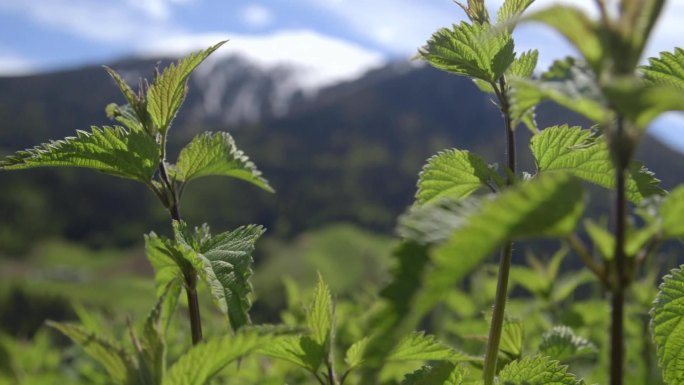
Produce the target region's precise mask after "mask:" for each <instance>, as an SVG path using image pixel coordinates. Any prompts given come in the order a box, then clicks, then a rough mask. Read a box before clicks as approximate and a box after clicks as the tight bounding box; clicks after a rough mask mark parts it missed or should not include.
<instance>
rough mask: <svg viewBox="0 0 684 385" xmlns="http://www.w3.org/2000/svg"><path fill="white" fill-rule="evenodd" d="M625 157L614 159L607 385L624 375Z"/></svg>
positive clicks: (619, 136) (617, 383)
mask: <svg viewBox="0 0 684 385" xmlns="http://www.w3.org/2000/svg"><path fill="white" fill-rule="evenodd" d="M615 134H616V136H617V138H616V140H617V141H618V143H622V141H623V138H624V134H625V133H624V121H623V119H622V117H618V119H617V131H616V133H615ZM626 158H627V157H625V156H622V154H618V155H617V156H614V159H615V189H616V194H615V282H614V283H615V284H614V286H613V290H612V292H613V293H612V294H613V297H612V301H611V302H612V314H611V324H612V327H611V332H610V342H611V349H612V350H611V354H610V384H611V385H622V384H623V378H622V376H623V372H624V369H623V368H624V349H623V348H624V342H623V339H624V312H625V289H626V286H627V284H628V279H627V274H626V270H625V267H626V266H625V259H626V258H625V235H626V230H627V201H626V197H625V183H626V168H627V164H628V163H629V161H628V159H626Z"/></svg>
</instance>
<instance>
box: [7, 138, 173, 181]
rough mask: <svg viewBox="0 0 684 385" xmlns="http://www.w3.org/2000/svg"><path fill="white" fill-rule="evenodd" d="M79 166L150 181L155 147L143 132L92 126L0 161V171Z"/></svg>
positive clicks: (156, 162)
mask: <svg viewBox="0 0 684 385" xmlns="http://www.w3.org/2000/svg"><path fill="white" fill-rule="evenodd" d="M53 166H63V167H83V168H90V169H94V170H97V171H101V172H104V173H107V174H111V175H115V176H118V177H122V178H128V179H133V180H137V181H139V182H142V183H150V180H151V179H152V175H153V174H154V172H155V171H156V169H157V167H158V166H159V146H158V145H157V143H156V142H155V140H154V139H153V138H151V137H150V136H149V135H147V134H146V133H144V132H129V131H127V130H125V129H124V128H123V127H119V126H116V127H108V126H105V127H102V128H98V127H93V128H92V131H91V132H85V131H77V132H76V137H67V138H65V139H63V140H56V141H52V142H49V143H45V144H42V145H40V146H37V147H34V148H32V149H27V150H24V151H19V152H17V153H15V154H14V155H10V156H8V157H7V158H5V159H4V160H0V170H20V169H27V168H34V167H53Z"/></svg>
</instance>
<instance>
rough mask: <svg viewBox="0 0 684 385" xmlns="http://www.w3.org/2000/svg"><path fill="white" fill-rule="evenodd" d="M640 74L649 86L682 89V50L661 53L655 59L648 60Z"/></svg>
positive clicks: (683, 75)
mask: <svg viewBox="0 0 684 385" xmlns="http://www.w3.org/2000/svg"><path fill="white" fill-rule="evenodd" d="M641 72H642V73H643V74H644V77H645V78H646V80H647V81H648V82H650V83H651V84H658V85H667V86H672V87H676V88H679V89H684V49H681V48H675V50H674V53H672V52H661V53H660V56H659V57H657V58H649V59H648V65H646V66H643V67H641Z"/></svg>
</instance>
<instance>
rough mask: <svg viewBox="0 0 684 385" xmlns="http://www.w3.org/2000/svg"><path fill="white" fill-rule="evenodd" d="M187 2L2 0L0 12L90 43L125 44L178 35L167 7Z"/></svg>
mask: <svg viewBox="0 0 684 385" xmlns="http://www.w3.org/2000/svg"><path fill="white" fill-rule="evenodd" d="M187 1H188V0H118V1H102V0H3V1H0V10H9V11H14V12H18V13H21V14H23V15H25V16H27V17H29V18H31V19H33V20H34V21H36V22H38V23H40V24H42V25H45V26H49V27H53V28H55V29H58V30H60V31H66V32H69V33H71V34H73V35H75V36H78V37H80V38H83V39H86V40H91V41H105V42H125V41H128V40H132V39H134V38H144V37H154V36H163V35H165V34H168V33H171V32H172V33H178V32H179V31H178V30H177V28H175V27H174V26H173V25H172V24H171V23H169V22H168V21H167V19H168V18H169V14H170V6H171V4H178V3H180V2H187Z"/></svg>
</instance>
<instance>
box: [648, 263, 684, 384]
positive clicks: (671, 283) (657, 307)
mask: <svg viewBox="0 0 684 385" xmlns="http://www.w3.org/2000/svg"><path fill="white" fill-rule="evenodd" d="M683 267H684V266H680V267H679V268H678V269H674V270H672V271H671V272H670V275H667V276H665V277H664V278H663V283H662V285H660V291H659V292H658V296H657V297H656V299H655V302H653V309H652V310H651V317H652V326H653V340H654V342H655V344H656V351H657V355H658V363H659V365H660V367H661V368H662V369H663V379H664V380H665V382H667V383H668V384H681V383H684V361H683V360H682V349H683V348H684V271H683V270H682V268H683Z"/></svg>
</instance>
